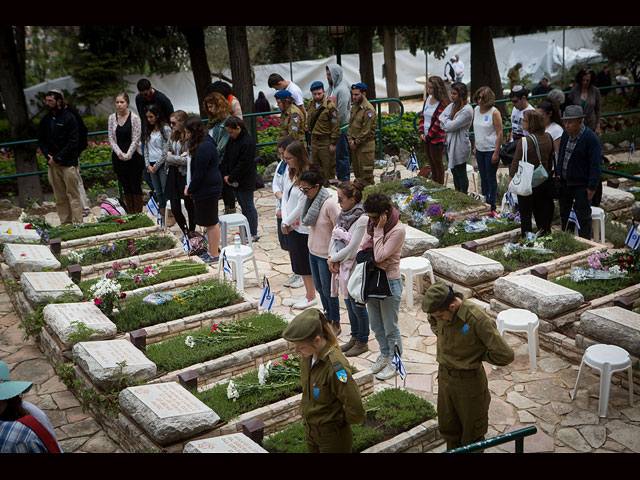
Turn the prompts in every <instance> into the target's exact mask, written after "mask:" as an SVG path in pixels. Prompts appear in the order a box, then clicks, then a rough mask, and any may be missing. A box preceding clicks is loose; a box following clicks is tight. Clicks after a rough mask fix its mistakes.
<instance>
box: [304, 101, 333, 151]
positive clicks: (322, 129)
mask: <svg viewBox="0 0 640 480" xmlns="http://www.w3.org/2000/svg"><path fill="white" fill-rule="evenodd" d="M322 107H324V110H322V112H321V113H320V116H319V117H318V120H317V121H316V122H315V125H313V130H312V129H311V125H312V124H313V121H314V119H315V118H316V115H317V113H318V111H319V110H320V109H321V108H322ZM307 131H309V132H310V133H311V134H312V135H327V136H329V137H330V138H329V139H328V140H330V141H331V143H332V144H335V143H336V142H337V141H338V137H340V122H339V121H338V108H337V107H336V106H335V105H334V104H333V102H329V101H328V100H327V99H326V98H325V99H324V100H323V101H322V105H320V107H316V101H315V100H314V99H311V101H310V102H309V106H308V107H307Z"/></svg>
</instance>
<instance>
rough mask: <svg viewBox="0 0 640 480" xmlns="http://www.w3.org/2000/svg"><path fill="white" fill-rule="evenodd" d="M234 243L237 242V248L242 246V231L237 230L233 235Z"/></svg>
mask: <svg viewBox="0 0 640 480" xmlns="http://www.w3.org/2000/svg"><path fill="white" fill-rule="evenodd" d="M233 243H234V244H235V246H236V248H240V233H239V232H236V234H235V235H234V236H233Z"/></svg>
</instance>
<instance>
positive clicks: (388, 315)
mask: <svg viewBox="0 0 640 480" xmlns="http://www.w3.org/2000/svg"><path fill="white" fill-rule="evenodd" d="M389 287H391V293H392V294H393V296H391V297H387V298H385V299H384V300H380V299H379V298H370V299H368V300H367V312H368V314H369V322H370V323H371V330H373V333H375V334H376V340H377V341H378V344H379V345H380V354H381V355H383V356H385V357H393V354H394V346H395V344H397V345H398V350H399V351H400V356H402V336H401V335H400V327H399V326H398V311H399V309H400V298H401V297H402V279H401V278H398V279H397V280H389Z"/></svg>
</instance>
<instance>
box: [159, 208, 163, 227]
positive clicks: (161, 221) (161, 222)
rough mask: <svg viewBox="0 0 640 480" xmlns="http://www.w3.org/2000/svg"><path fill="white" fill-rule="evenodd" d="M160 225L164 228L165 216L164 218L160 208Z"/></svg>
mask: <svg viewBox="0 0 640 480" xmlns="http://www.w3.org/2000/svg"><path fill="white" fill-rule="evenodd" d="M158 225H160V226H161V227H162V228H164V218H162V212H160V210H158Z"/></svg>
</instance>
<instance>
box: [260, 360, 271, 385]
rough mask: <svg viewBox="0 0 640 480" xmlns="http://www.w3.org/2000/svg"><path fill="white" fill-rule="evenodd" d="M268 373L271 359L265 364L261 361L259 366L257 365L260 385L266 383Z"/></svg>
mask: <svg viewBox="0 0 640 480" xmlns="http://www.w3.org/2000/svg"><path fill="white" fill-rule="evenodd" d="M270 373H271V360H269V361H268V362H267V364H266V365H265V364H263V363H262V364H260V367H258V382H260V385H265V384H266V383H267V379H268V378H269V374H270Z"/></svg>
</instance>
